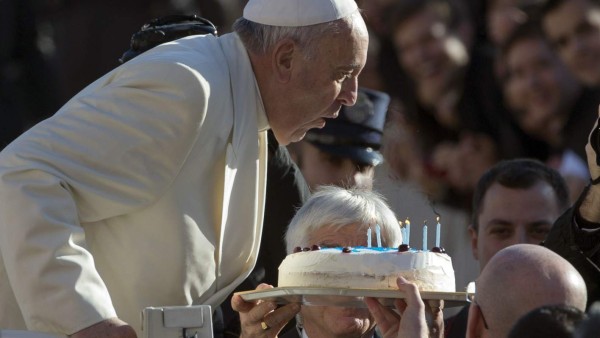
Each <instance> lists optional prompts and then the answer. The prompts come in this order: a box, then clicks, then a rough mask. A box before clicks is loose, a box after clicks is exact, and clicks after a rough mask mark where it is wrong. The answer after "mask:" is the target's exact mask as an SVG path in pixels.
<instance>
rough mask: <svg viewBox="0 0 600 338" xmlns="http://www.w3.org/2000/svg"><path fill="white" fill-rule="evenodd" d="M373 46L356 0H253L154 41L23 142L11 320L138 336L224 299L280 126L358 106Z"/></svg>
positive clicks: (1, 213) (11, 231) (4, 205)
mask: <svg viewBox="0 0 600 338" xmlns="http://www.w3.org/2000/svg"><path fill="white" fill-rule="evenodd" d="M367 47H368V34H367V30H366V26H365V24H364V21H363V19H362V17H361V15H360V12H359V10H358V8H357V6H356V4H355V2H354V0H327V1H326V0H250V1H249V2H248V4H247V5H246V7H245V9H244V15H243V17H242V18H240V19H239V20H238V21H237V22H236V23H235V25H234V32H233V33H230V34H225V35H223V36H221V37H214V36H212V35H206V36H191V37H186V38H183V39H180V40H177V41H174V42H171V43H166V44H163V45H160V46H158V47H156V48H153V49H152V50H150V51H147V52H145V53H144V54H142V55H140V56H138V57H136V58H135V59H133V60H130V61H129V62H126V63H125V64H123V65H121V66H120V67H118V68H116V69H115V70H113V71H111V72H109V73H108V74H106V75H105V76H103V77H101V78H100V79H98V80H96V81H95V82H94V83H92V84H91V85H89V86H88V87H87V88H85V89H84V90H82V91H81V92H80V93H78V94H77V95H76V96H75V97H73V98H72V99H71V100H70V101H69V102H67V103H66V104H65V105H64V106H63V107H62V108H61V109H60V110H59V111H58V112H57V113H56V114H55V115H54V116H53V117H51V118H49V119H48V120H45V121H43V122H41V123H40V124H38V125H36V126H34V127H33V128H31V129H30V130H29V131H28V132H26V133H25V134H23V135H22V136H21V137H19V138H18V139H17V140H15V141H14V142H13V143H12V144H10V145H9V146H8V147H6V148H5V150H4V151H3V152H2V153H0V304H2V306H0V327H2V328H5V329H27V330H34V331H45V332H52V333H59V334H66V335H71V336H72V337H76V338H81V337H100V336H102V337H127V338H128V337H136V336H138V335H140V333H141V321H140V317H141V316H140V313H141V311H142V309H143V308H145V307H148V306H174V305H193V304H209V305H212V306H213V307H216V306H217V305H218V304H220V303H221V302H222V301H223V300H224V299H225V298H226V297H227V295H228V294H230V293H231V291H232V290H233V289H234V288H235V287H236V286H237V285H238V284H239V283H241V282H242V281H243V280H244V279H245V278H246V277H247V276H248V274H249V273H250V272H251V271H252V268H253V266H254V264H255V262H256V257H257V251H258V248H259V244H260V236H261V231H262V221H263V213H264V190H265V177H266V176H265V173H266V170H265V168H266V160H267V139H266V132H267V130H268V129H269V128H271V129H272V130H273V132H274V134H275V136H276V138H277V140H278V141H279V143H281V144H283V145H285V144H288V143H289V142H293V141H298V140H300V139H302V137H303V136H304V134H305V133H306V131H307V130H308V129H310V128H319V127H323V126H324V124H325V121H326V119H328V118H334V117H336V116H337V114H338V111H339V109H340V107H341V106H343V105H353V104H354V103H355V100H356V95H357V87H358V84H357V76H358V74H359V73H360V71H361V70H362V68H363V66H364V64H365V62H366V55H367ZM267 304H268V303H267ZM246 305H248V306H249V308H244V309H243V313H244V315H245V316H246V318H249V317H248V313H250V314H252V316H255V315H257V314H260V313H262V311H263V310H264V308H263V307H264V306H265V305H263V307H258V306H255V307H252V304H246ZM267 306H268V305H267ZM271 306H273V305H272V304H271ZM298 310H299V306H298V305H297V304H291V305H287V306H285V307H281V308H279V309H277V310H276V311H275V312H274V313H271V314H270V315H271V318H275V319H277V320H274V321H273V322H277V323H278V322H281V323H284V322H285V321H287V320H286V319H289V318H292V317H293V316H294V315H295V314H296V313H297V311H298ZM260 322H261V321H257V322H256V325H257V326H260ZM276 331H277V330H268V331H264V332H265V336H269V335H271V336H274V335H275V332H276Z"/></svg>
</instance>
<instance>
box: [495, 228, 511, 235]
mask: <svg viewBox="0 0 600 338" xmlns="http://www.w3.org/2000/svg"><path fill="white" fill-rule="evenodd" d="M490 233H491V234H493V235H496V236H506V235H509V234H510V229H507V228H494V229H491V230H490Z"/></svg>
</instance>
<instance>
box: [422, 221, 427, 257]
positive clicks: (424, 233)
mask: <svg viewBox="0 0 600 338" xmlns="http://www.w3.org/2000/svg"><path fill="white" fill-rule="evenodd" d="M423 251H427V221H425V222H423Z"/></svg>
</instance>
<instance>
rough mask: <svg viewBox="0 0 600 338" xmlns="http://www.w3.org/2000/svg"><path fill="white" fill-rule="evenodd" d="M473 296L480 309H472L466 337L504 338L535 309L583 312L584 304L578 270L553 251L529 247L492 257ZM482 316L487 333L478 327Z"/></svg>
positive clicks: (584, 298)
mask: <svg viewBox="0 0 600 338" xmlns="http://www.w3.org/2000/svg"><path fill="white" fill-rule="evenodd" d="M476 292H477V294H476V302H477V306H479V308H480V309H474V308H473V307H474V305H472V308H471V311H470V314H469V328H468V336H469V337H475V336H485V337H506V335H507V334H508V332H509V331H510V329H511V327H512V326H513V325H514V323H516V321H517V320H518V319H519V318H520V317H521V316H523V315H525V314H526V313H527V312H529V311H531V310H533V309H535V308H538V307H540V306H543V305H553V304H564V305H569V306H573V307H576V308H578V309H580V310H582V311H585V306H586V302H587V291H586V287H585V282H584V281H583V278H582V277H581V275H580V274H579V273H578V272H577V270H576V269H575V268H574V267H573V266H572V265H571V264H570V263H569V262H568V261H566V260H565V259H564V258H562V257H561V256H559V255H557V254H556V253H554V252H553V251H551V250H549V249H547V248H545V247H542V246H539V245H532V244H517V245H513V246H509V247H507V248H504V249H502V250H500V251H499V252H498V253H497V254H495V255H494V256H493V257H492V259H491V260H490V261H489V262H488V264H487V265H486V266H485V268H484V269H483V271H482V272H481V275H480V276H479V277H478V278H477V291H476ZM479 310H480V311H479ZM481 314H483V317H485V322H486V323H487V326H488V329H487V330H485V329H484V328H483V325H481V324H480V325H477V319H481V320H479V321H480V322H481V323H482V322H483V320H482V318H477V317H480V316H481ZM471 317H473V318H471ZM472 321H473V323H472ZM478 331H479V334H476V332H478Z"/></svg>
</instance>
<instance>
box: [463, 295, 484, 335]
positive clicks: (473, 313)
mask: <svg viewBox="0 0 600 338" xmlns="http://www.w3.org/2000/svg"><path fill="white" fill-rule="evenodd" d="M484 329H485V326H484V325H483V318H481V311H479V307H478V306H477V304H475V303H471V306H470V307H469V319H467V335H466V338H480V337H482V336H483V331H484Z"/></svg>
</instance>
